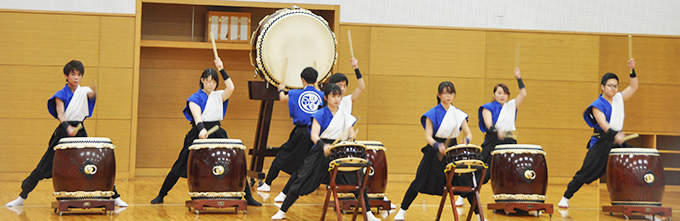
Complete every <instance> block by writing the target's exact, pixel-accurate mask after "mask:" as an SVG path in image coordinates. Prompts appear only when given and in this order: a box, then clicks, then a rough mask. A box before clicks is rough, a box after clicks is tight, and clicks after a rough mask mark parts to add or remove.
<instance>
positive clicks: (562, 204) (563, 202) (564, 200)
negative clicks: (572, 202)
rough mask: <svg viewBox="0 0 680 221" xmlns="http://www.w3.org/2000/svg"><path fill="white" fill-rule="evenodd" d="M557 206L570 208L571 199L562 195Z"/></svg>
mask: <svg viewBox="0 0 680 221" xmlns="http://www.w3.org/2000/svg"><path fill="white" fill-rule="evenodd" d="M557 206H558V207H560V208H569V199H567V198H566V197H562V199H561V200H560V203H558V204H557Z"/></svg>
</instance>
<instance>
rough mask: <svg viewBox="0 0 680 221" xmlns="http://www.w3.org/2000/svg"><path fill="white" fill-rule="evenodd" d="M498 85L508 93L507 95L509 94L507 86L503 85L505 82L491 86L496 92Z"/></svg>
mask: <svg viewBox="0 0 680 221" xmlns="http://www.w3.org/2000/svg"><path fill="white" fill-rule="evenodd" d="M499 87H500V88H503V91H504V92H505V93H506V94H508V96H510V89H508V86H507V85H505V84H503V83H500V84H497V85H496V86H494V87H493V92H494V93H496V91H497V90H498V88H499Z"/></svg>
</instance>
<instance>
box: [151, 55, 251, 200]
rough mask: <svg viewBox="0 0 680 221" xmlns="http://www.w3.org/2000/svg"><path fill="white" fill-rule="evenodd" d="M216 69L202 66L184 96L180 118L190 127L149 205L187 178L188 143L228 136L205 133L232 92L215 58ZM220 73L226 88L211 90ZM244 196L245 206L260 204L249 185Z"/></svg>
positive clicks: (221, 117)
mask: <svg viewBox="0 0 680 221" xmlns="http://www.w3.org/2000/svg"><path fill="white" fill-rule="evenodd" d="M214 62H215V67H216V68H217V70H215V69H212V68H206V69H205V70H204V71H203V74H201V78H200V81H199V85H200V87H201V88H200V89H198V92H196V93H194V94H192V95H191V96H190V97H189V98H188V99H187V106H186V107H185V108H184V111H183V112H184V117H186V119H187V120H189V121H190V122H191V130H189V132H188V133H187V135H186V137H184V147H182V150H181V151H180V153H179V157H178V158H177V161H175V164H174V165H173V166H172V169H171V170H170V173H168V175H167V176H166V177H165V181H163V185H162V186H161V190H160V191H159V192H158V196H156V198H154V199H153V200H151V203H152V204H158V203H163V198H164V197H165V196H166V195H168V192H169V191H170V189H172V187H173V186H175V183H177V180H179V178H180V177H183V178H187V162H188V161H189V153H190V151H189V146H191V145H192V144H193V143H194V140H195V139H206V138H228V137H227V131H225V130H224V129H222V128H221V127H220V128H219V129H218V130H217V131H216V132H214V133H212V134H210V136H208V129H210V128H212V127H214V126H221V123H220V121H222V120H224V115H225V114H226V111H227V105H228V104H229V97H230V96H231V95H232V93H233V92H234V82H233V81H232V80H231V78H229V75H227V71H225V70H224V65H223V63H222V60H221V59H219V58H217V59H215V60H214ZM218 71H219V73H220V74H221V75H222V78H223V79H224V84H225V85H226V88H225V89H224V90H215V89H217V86H219V83H218V82H217V80H219V77H218V75H217V72H218ZM245 186H246V188H245V192H246V195H245V198H246V200H247V201H248V205H251V206H262V204H260V203H259V202H257V201H255V199H253V196H252V194H251V193H250V187H249V186H248V185H245Z"/></svg>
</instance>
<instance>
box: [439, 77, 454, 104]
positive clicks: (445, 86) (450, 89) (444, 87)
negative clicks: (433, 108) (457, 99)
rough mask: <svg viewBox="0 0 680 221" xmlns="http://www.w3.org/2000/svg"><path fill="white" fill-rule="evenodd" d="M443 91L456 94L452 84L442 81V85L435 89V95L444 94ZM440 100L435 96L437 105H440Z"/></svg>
mask: <svg viewBox="0 0 680 221" xmlns="http://www.w3.org/2000/svg"><path fill="white" fill-rule="evenodd" d="M444 90H447V91H448V92H449V93H454V94H455V93H456V87H455V86H453V83H451V82H450V81H442V83H439V87H437V94H442V93H444ZM441 102H442V99H440V98H439V96H437V104H439V103H441Z"/></svg>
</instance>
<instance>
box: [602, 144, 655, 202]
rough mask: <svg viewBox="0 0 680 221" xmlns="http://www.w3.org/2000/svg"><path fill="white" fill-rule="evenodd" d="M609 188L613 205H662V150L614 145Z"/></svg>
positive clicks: (609, 168) (609, 170)
mask: <svg viewBox="0 0 680 221" xmlns="http://www.w3.org/2000/svg"><path fill="white" fill-rule="evenodd" d="M607 189H608V190H609V197H610V198H611V201H612V205H614V206H661V200H662V199H663V193H664V190H665V179H664V174H663V165H662V164H661V159H660V157H659V151H657V150H656V149H652V148H612V149H611V151H610V152H609V160H608V162H607Z"/></svg>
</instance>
